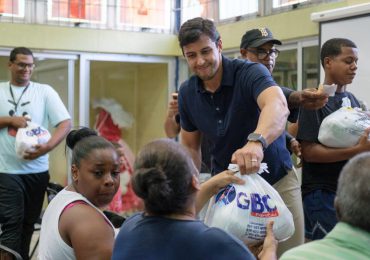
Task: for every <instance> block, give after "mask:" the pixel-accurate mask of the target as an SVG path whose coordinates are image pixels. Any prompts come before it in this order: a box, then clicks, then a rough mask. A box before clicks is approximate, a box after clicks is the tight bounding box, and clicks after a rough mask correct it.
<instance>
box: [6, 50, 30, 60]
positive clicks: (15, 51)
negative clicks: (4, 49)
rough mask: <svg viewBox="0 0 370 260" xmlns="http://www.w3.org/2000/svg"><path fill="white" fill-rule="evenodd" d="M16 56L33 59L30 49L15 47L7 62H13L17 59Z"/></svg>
mask: <svg viewBox="0 0 370 260" xmlns="http://www.w3.org/2000/svg"><path fill="white" fill-rule="evenodd" d="M17 54H23V55H31V56H32V57H33V53H32V51H31V50H30V49H28V48H26V47H17V48H14V49H13V50H12V51H11V52H10V56H9V61H10V62H13V61H15V60H16V59H17Z"/></svg>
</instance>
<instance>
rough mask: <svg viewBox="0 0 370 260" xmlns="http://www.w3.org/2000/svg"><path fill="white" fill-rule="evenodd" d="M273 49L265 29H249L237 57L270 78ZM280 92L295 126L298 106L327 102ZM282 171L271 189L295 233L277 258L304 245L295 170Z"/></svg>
mask: <svg viewBox="0 0 370 260" xmlns="http://www.w3.org/2000/svg"><path fill="white" fill-rule="evenodd" d="M275 45H281V41H280V40H278V39H276V38H274V36H273V34H272V32H271V31H270V30H269V29H268V28H259V29H252V30H249V31H247V32H246V33H245V34H244V35H243V37H242V40H241V43H240V54H241V56H242V58H243V59H246V60H249V61H252V62H257V63H261V64H263V65H265V66H266V68H267V69H268V70H269V71H270V73H271V74H272V72H273V70H274V67H275V62H276V58H277V57H278V55H279V50H278V49H276V47H275ZM282 90H283V93H284V95H285V97H286V99H287V102H288V107H289V109H290V116H289V117H288V120H289V121H290V122H296V120H297V117H298V112H299V107H300V106H303V107H305V108H309V109H318V108H320V107H322V106H324V105H325V103H326V101H327V96H326V95H324V94H318V93H311V92H310V93H306V91H293V90H292V89H290V88H285V87H282ZM286 134H287V143H289V144H294V143H293V142H296V140H295V138H293V137H292V136H289V134H288V133H287V132H286ZM291 138H293V139H291ZM297 143H298V142H297ZM298 145H299V144H298ZM286 170H287V172H288V174H287V176H286V177H285V178H283V179H281V180H280V181H279V182H277V183H276V184H274V185H273V186H274V188H275V189H276V190H277V191H278V192H279V194H280V195H281V197H282V198H283V200H284V202H285V203H286V205H287V207H288V208H289V210H290V211H291V213H292V214H293V217H294V225H295V233H294V235H293V236H292V237H291V238H290V239H288V240H287V241H285V242H283V243H280V244H279V247H278V256H280V255H281V254H282V253H284V252H285V251H286V250H288V249H290V248H293V247H295V246H298V245H301V244H303V243H304V215H303V206H302V197H301V188H300V184H299V182H298V178H297V173H296V171H295V169H294V168H292V169H286Z"/></svg>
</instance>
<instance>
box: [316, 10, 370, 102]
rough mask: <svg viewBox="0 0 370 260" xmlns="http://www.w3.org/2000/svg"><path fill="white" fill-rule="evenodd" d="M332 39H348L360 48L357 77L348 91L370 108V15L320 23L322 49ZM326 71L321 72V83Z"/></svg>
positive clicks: (348, 86)
mask: <svg viewBox="0 0 370 260" xmlns="http://www.w3.org/2000/svg"><path fill="white" fill-rule="evenodd" d="M331 38H347V39H350V40H351V41H353V42H354V43H355V44H356V45H357V48H358V57H359V59H358V64H357V72H356V77H355V79H354V80H353V82H352V84H350V85H347V90H348V91H350V92H352V93H353V94H354V95H355V96H356V97H357V98H358V99H360V100H362V101H365V102H366V103H367V105H368V106H370V14H366V15H364V16H357V17H350V18H346V19H342V20H333V21H328V22H321V23H320V47H321V46H322V44H323V43H324V42H325V41H327V40H329V39H331ZM323 81H324V70H323V69H322V67H321V70H320V82H323Z"/></svg>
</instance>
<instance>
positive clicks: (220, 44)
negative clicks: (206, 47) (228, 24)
mask: <svg viewBox="0 0 370 260" xmlns="http://www.w3.org/2000/svg"><path fill="white" fill-rule="evenodd" d="M216 46H217V48H218V50H219V52H220V53H221V52H222V39H221V37H220V39H218V41H217V42H216Z"/></svg>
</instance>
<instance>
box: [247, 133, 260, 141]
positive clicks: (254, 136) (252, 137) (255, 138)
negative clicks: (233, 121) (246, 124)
mask: <svg viewBox="0 0 370 260" xmlns="http://www.w3.org/2000/svg"><path fill="white" fill-rule="evenodd" d="M261 137H262V135H261V134H256V133H251V134H250V135H249V136H248V140H251V141H259V140H260V139H261ZM262 138H263V137H262Z"/></svg>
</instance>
